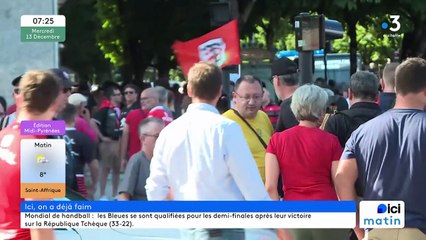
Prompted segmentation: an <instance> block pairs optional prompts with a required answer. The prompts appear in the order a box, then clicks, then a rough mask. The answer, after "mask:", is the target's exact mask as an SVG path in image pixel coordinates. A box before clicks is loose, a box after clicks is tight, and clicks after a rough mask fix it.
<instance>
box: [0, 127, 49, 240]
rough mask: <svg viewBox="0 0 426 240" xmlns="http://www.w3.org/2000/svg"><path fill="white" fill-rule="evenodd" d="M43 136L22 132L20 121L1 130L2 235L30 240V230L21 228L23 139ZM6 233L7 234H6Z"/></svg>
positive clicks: (0, 206) (0, 228)
mask: <svg viewBox="0 0 426 240" xmlns="http://www.w3.org/2000/svg"><path fill="white" fill-rule="evenodd" d="M34 138H43V137H39V136H37V137H36V136H29V135H23V136H21V134H20V127H19V124H18V123H16V122H15V123H13V124H11V125H9V126H8V127H7V128H5V129H4V130H2V131H1V132H0V176H1V180H0V237H1V238H2V239H3V238H6V239H20V240H27V239H28V240H30V239H31V236H30V230H29V229H22V228H20V219H21V217H20V203H21V201H23V200H24V199H23V198H21V197H20V195H21V191H20V188H21V187H20V185H21V175H20V168H21V154H20V150H21V140H22V139H34ZM4 235H5V236H4ZM6 236H7V237H6Z"/></svg>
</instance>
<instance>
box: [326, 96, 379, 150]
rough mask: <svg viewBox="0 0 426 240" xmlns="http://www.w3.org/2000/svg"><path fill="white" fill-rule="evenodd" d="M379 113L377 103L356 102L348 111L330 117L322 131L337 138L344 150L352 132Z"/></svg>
mask: <svg viewBox="0 0 426 240" xmlns="http://www.w3.org/2000/svg"><path fill="white" fill-rule="evenodd" d="M380 113H381V110H380V107H379V105H377V103H373V102H358V103H355V104H353V105H352V106H351V108H350V109H348V110H344V111H341V112H337V113H336V114H335V115H334V116H332V117H330V119H328V121H327V123H326V125H325V129H324V130H325V131H327V132H329V133H331V134H333V135H335V136H337V138H338V139H339V142H340V145H341V146H342V148H344V147H345V144H346V141H347V140H348V139H349V137H350V136H351V134H352V132H353V131H355V130H356V129H357V128H358V127H359V126H360V125H361V124H363V123H365V122H367V121H369V120H371V119H373V118H375V117H376V116H378V115H380Z"/></svg>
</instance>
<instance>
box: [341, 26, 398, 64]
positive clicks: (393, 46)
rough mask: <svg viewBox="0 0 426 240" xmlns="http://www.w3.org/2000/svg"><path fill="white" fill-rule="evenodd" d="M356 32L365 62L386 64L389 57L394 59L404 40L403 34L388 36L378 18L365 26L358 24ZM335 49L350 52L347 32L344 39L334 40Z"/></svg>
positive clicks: (359, 50)
mask: <svg viewBox="0 0 426 240" xmlns="http://www.w3.org/2000/svg"><path fill="white" fill-rule="evenodd" d="M356 32H357V38H356V41H357V42H358V54H360V55H361V58H362V62H363V63H364V64H369V63H372V62H374V63H378V64H385V63H386V62H387V61H388V59H389V60H392V59H393V58H394V53H395V52H396V51H398V49H399V46H400V45H401V42H402V35H401V36H400V37H398V36H390V37H388V33H387V32H385V31H383V30H382V29H381V28H380V21H379V19H378V18H373V19H372V21H371V22H370V23H369V24H365V25H364V26H363V25H361V24H357V25H356ZM333 50H334V51H336V52H338V53H347V52H349V37H348V35H347V34H346V33H345V35H344V37H343V38H342V39H337V40H334V42H333Z"/></svg>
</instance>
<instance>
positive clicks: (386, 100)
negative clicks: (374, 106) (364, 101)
mask: <svg viewBox="0 0 426 240" xmlns="http://www.w3.org/2000/svg"><path fill="white" fill-rule="evenodd" d="M379 99H380V109H382V112H386V111H387V110H389V109H391V108H393V106H394V105H395V99H396V94H395V93H389V92H382V93H380V95H379Z"/></svg>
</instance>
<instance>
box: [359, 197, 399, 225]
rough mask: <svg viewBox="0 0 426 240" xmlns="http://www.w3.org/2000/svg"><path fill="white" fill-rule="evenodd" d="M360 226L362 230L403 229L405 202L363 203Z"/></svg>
mask: <svg viewBox="0 0 426 240" xmlns="http://www.w3.org/2000/svg"><path fill="white" fill-rule="evenodd" d="M359 225H360V227H361V228H403V227H404V225H405V204H404V202H403V201H361V203H360V205H359Z"/></svg>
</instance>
